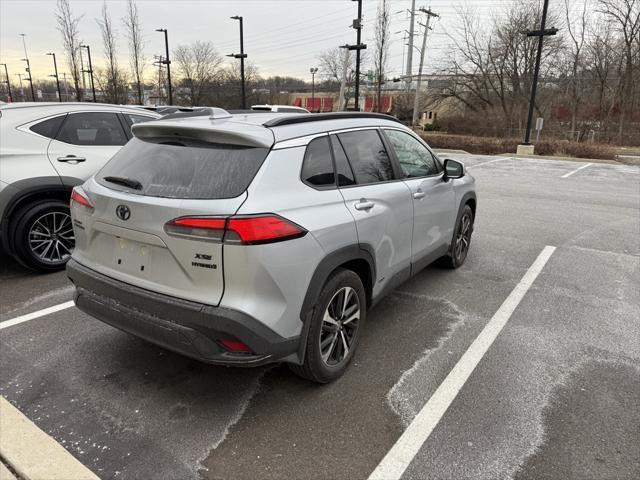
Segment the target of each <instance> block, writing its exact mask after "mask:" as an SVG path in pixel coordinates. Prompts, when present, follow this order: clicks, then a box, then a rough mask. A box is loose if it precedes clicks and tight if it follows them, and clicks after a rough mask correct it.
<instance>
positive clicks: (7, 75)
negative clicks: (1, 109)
mask: <svg viewBox="0 0 640 480" xmlns="http://www.w3.org/2000/svg"><path fill="white" fill-rule="evenodd" d="M0 65H4V74H5V76H6V77H7V90H9V98H8V100H9V102H13V96H12V95H11V82H10V81H9V70H7V64H6V63H0Z"/></svg>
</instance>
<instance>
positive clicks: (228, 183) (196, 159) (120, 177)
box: [96, 138, 269, 199]
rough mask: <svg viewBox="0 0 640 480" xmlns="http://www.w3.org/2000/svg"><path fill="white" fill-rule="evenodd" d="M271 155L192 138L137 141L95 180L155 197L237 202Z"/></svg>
mask: <svg viewBox="0 0 640 480" xmlns="http://www.w3.org/2000/svg"><path fill="white" fill-rule="evenodd" d="M268 153H269V149H268V148H256V147H244V146H239V145H228V144H214V143H206V142H200V141H194V140H189V139H175V138H171V139H162V138H158V139H154V141H146V140H141V139H138V138H133V139H132V140H131V141H130V142H129V143H127V144H126V145H125V146H124V147H123V148H122V149H121V150H120V151H119V152H118V153H117V154H116V155H115V156H114V157H113V158H112V159H111V160H110V161H109V163H107V164H106V165H105V166H104V168H103V169H102V170H100V172H99V173H98V174H97V175H96V180H97V181H98V183H100V184H101V185H103V186H105V187H107V188H111V189H114V190H124V191H127V192H129V193H133V194H138V195H145V196H150V197H164V198H184V199H219V198H233V197H237V196H238V195H240V194H241V193H242V192H244V191H245V190H246V189H247V187H248V186H249V184H250V183H251V181H252V180H253V177H254V176H255V174H256V173H257V172H258V170H259V169H260V166H261V165H262V163H263V162H264V160H265V158H266V157H267V154H268ZM114 179H115V180H114ZM132 185H134V186H132Z"/></svg>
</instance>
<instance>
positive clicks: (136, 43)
mask: <svg viewBox="0 0 640 480" xmlns="http://www.w3.org/2000/svg"><path fill="white" fill-rule="evenodd" d="M122 21H123V23H124V25H125V28H126V30H127V39H128V40H129V62H130V64H131V74H132V76H133V80H134V81H135V83H136V88H137V93H138V103H139V104H140V105H142V104H143V103H144V95H143V92H142V86H143V79H144V66H145V58H144V38H143V35H142V25H141V23H140V17H139V16H138V5H136V3H135V1H134V0H128V1H127V16H126V17H124V18H123V19H122Z"/></svg>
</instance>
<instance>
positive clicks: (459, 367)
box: [369, 246, 556, 480]
mask: <svg viewBox="0 0 640 480" xmlns="http://www.w3.org/2000/svg"><path fill="white" fill-rule="evenodd" d="M555 249H556V247H552V246H546V247H545V248H544V249H543V250H542V252H541V253H540V255H538V258H536V260H535V262H533V264H532V265H531V267H529V269H528V270H527V272H526V273H525V274H524V276H523V277H522V279H521V280H520V282H519V283H518V284H517V285H516V286H515V288H514V289H513V290H512V291H511V293H510V294H509V296H508V297H507V299H506V300H505V301H504V302H503V303H502V305H500V308H499V309H498V311H497V312H496V313H495V314H494V315H493V317H491V320H489V322H488V323H487V325H486V326H485V327H484V329H483V330H482V331H481V332H480V334H479V335H478V336H477V337H476V339H475V340H474V341H473V343H472V344H471V345H470V346H469V348H468V349H467V351H466V352H465V353H464V354H463V355H462V357H460V360H458V363H456V365H455V366H454V367H453V369H452V370H451V371H450V372H449V374H448V375H447V377H446V378H445V379H444V381H443V382H442V383H441V384H440V386H439V387H438V388H437V389H436V391H435V392H434V394H433V395H432V396H431V398H430V399H429V400H428V401H427V403H426V404H425V405H424V407H422V410H420V412H418V414H417V415H416V416H415V418H414V419H413V421H412V422H411V424H410V425H409V426H408V427H407V429H406V430H405V431H404V433H403V434H402V435H401V436H400V438H399V439H398V441H397V442H396V443H395V445H393V447H392V448H391V450H390V451H389V452H388V453H387V454H386V455H385V457H384V458H383V459H382V461H381V462H380V463H379V464H378V466H377V467H376V469H375V470H374V471H373V473H371V475H370V476H369V480H399V479H400V478H401V477H402V474H403V473H404V471H405V470H406V469H407V467H408V466H409V464H410V463H411V461H412V460H413V459H414V457H415V456H416V455H417V453H418V452H419V451H420V448H421V447H422V445H423V444H424V442H425V441H426V440H427V439H428V438H429V436H430V435H431V432H432V431H433V430H434V429H435V427H436V426H437V425H438V423H439V422H440V419H441V418H442V417H443V416H444V414H445V412H446V411H447V409H448V408H449V406H450V405H451V404H452V403H453V401H454V400H455V398H456V397H457V395H458V392H460V390H461V389H462V387H463V386H464V384H465V383H466V381H467V380H468V379H469V377H470V376H471V374H472V373H473V371H474V370H475V368H476V367H477V366H478V364H479V363H480V360H482V358H483V357H484V355H485V354H486V353H487V351H488V350H489V348H490V347H491V345H492V344H493V342H494V341H495V339H496V338H497V337H498V335H499V334H500V332H501V331H502V329H503V328H504V326H505V325H506V324H507V322H508V321H509V318H510V317H511V315H512V314H513V312H514V311H515V309H516V307H517V306H518V305H519V304H520V302H521V301H522V299H523V298H524V296H525V294H526V293H527V291H528V290H529V288H530V287H531V285H533V282H534V281H535V279H536V278H537V277H538V275H539V274H540V272H542V269H543V268H544V266H545V265H546V263H547V261H548V260H549V258H550V257H551V255H552V254H553V252H554V251H555Z"/></svg>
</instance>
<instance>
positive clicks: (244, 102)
mask: <svg viewBox="0 0 640 480" xmlns="http://www.w3.org/2000/svg"><path fill="white" fill-rule="evenodd" d="M230 18H231V19H232V20H238V21H239V22H240V53H230V54H229V55H227V57H232V58H239V59H240V83H241V87H240V93H241V95H242V105H241V108H242V110H245V109H246V108H247V95H246V90H245V85H244V83H245V81H244V59H245V58H247V54H246V53H244V30H243V23H242V22H243V19H242V17H241V16H239V15H234V16H233V17H230Z"/></svg>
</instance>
